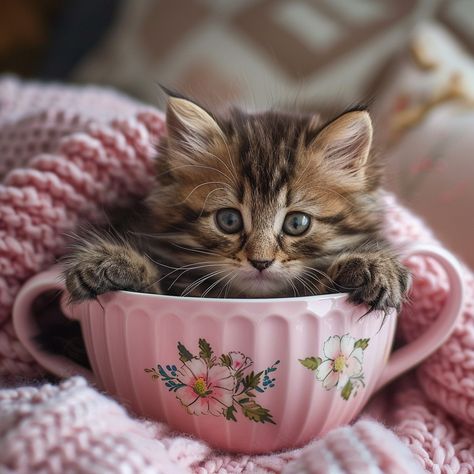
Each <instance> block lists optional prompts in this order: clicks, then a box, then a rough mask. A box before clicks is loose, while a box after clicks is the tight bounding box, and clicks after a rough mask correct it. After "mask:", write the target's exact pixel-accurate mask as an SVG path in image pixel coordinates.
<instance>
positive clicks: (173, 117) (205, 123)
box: [166, 96, 222, 149]
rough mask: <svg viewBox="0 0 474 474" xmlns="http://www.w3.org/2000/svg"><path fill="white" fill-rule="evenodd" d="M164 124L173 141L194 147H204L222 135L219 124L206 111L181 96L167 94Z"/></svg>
mask: <svg viewBox="0 0 474 474" xmlns="http://www.w3.org/2000/svg"><path fill="white" fill-rule="evenodd" d="M166 124H167V127H168V135H169V137H170V139H171V140H172V141H173V142H178V143H179V142H184V143H187V144H188V145H189V146H191V147H193V148H195V149H203V148H205V147H206V146H208V145H209V143H210V142H211V141H212V140H214V139H215V138H216V137H217V136H218V135H222V131H221V129H220V127H219V125H218V124H217V122H216V121H215V120H214V119H213V118H212V117H211V115H210V114H209V113H208V112H206V111H205V110H204V109H203V108H202V107H200V106H199V105H197V104H195V103H194V102H191V101H190V100H188V99H185V98H183V97H177V96H169V98H168V108H167V112H166Z"/></svg>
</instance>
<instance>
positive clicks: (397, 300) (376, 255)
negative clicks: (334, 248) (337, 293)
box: [328, 243, 410, 313]
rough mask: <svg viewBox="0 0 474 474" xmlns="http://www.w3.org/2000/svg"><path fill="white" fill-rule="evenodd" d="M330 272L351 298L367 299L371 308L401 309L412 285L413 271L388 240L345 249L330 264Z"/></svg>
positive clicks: (355, 301) (353, 300)
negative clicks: (400, 260)
mask: <svg viewBox="0 0 474 474" xmlns="http://www.w3.org/2000/svg"><path fill="white" fill-rule="evenodd" d="M328 274H329V276H330V277H331V278H332V279H333V280H334V282H335V283H336V286H338V288H339V289H340V290H341V291H343V292H348V293H349V300H350V301H352V302H353V303H356V304H361V303H365V304H367V305H368V306H369V307H370V308H371V310H382V311H384V312H385V313H387V312H388V310H389V309H390V308H396V309H397V311H398V310H400V307H401V305H402V303H403V301H404V299H405V296H406V293H407V291H408V288H409V286H410V273H409V271H408V270H407V268H405V267H404V266H403V265H402V264H401V263H400V262H399V260H398V258H397V257H396V256H395V254H394V252H393V251H392V250H391V249H390V247H389V246H388V244H385V245H384V244H380V243H379V244H375V245H369V246H364V247H361V248H359V249H356V250H354V251H351V252H347V253H343V254H341V255H339V256H338V257H337V259H336V260H335V261H334V262H333V263H332V264H331V265H330V267H329V269H328Z"/></svg>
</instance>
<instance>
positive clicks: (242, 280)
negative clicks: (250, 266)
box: [232, 272, 289, 298]
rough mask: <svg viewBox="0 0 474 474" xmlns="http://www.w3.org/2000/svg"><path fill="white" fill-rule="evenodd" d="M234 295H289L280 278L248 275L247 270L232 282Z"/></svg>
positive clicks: (256, 296) (269, 296) (259, 296)
mask: <svg viewBox="0 0 474 474" xmlns="http://www.w3.org/2000/svg"><path fill="white" fill-rule="evenodd" d="M232 283H233V284H232V287H233V288H232V289H233V292H232V293H234V295H235V296H238V297H240V298H242V297H243V298H278V297H280V298H282V297H285V296H289V295H288V294H287V289H286V285H285V284H284V283H283V279H282V278H278V277H277V276H276V275H270V274H269V275H267V276H265V275H256V276H253V275H249V274H248V273H247V272H246V273H245V274H244V275H242V276H239V277H237V278H235V280H234V281H233V282H232Z"/></svg>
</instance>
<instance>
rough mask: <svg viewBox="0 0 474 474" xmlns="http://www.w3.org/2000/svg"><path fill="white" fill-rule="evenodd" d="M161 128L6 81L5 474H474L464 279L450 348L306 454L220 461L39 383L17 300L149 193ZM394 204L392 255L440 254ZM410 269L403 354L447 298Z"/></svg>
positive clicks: (92, 397)
mask: <svg viewBox="0 0 474 474" xmlns="http://www.w3.org/2000/svg"><path fill="white" fill-rule="evenodd" d="M163 129H164V123H163V116H162V114H161V113H160V112H158V111H156V110H155V109H153V108H150V107H147V106H144V105H142V104H139V103H137V102H134V101H132V100H130V99H128V98H126V97H124V96H121V95H119V94H117V93H115V92H113V91H109V90H105V89H98V88H91V87H85V88H76V87H65V86H61V85H41V84H35V83H23V82H21V81H19V80H17V79H15V78H12V77H3V78H0V177H1V179H2V182H1V183H0V374H2V375H3V376H5V377H7V376H8V377H9V378H11V377H15V378H16V379H15V380H16V382H15V383H16V386H15V387H13V388H12V387H11V386H10V387H9V388H7V387H6V382H4V388H2V389H1V390H0V472H2V473H3V472H5V473H32V472H35V473H61V474H63V473H99V474H100V473H104V474H106V473H115V472H119V473H136V474H146V473H169V474H171V473H173V474H175V473H176V474H179V473H191V472H193V473H200V474H204V473H222V474H224V473H242V472H256V473H266V472H284V473H286V474H294V473H303V474H305V473H306V474H310V473H313V474H316V473H330V474H338V473H341V474H342V473H364V474H369V473H382V472H383V473H393V474H398V473H410V474H412V473H413V474H416V473H418V472H426V471H427V472H433V473H446V474H448V473H449V474H454V473H463V474H464V473H472V472H474V429H473V426H474V291H473V290H474V279H473V275H472V273H471V272H470V271H469V270H468V269H467V268H464V269H463V272H464V276H465V280H466V283H467V286H468V295H467V300H468V301H467V305H466V308H465V311H464V314H463V317H462V319H461V321H460V322H459V325H458V327H457V328H456V330H455V332H454V334H453V335H452V336H451V338H450V339H449V340H448V341H447V342H446V343H445V344H444V345H443V346H442V347H441V348H440V349H439V350H438V351H437V352H436V353H435V354H434V355H433V356H431V357H430V358H429V359H428V360H426V361H425V362H424V363H422V364H421V365H420V367H419V368H418V369H417V370H416V372H415V373H413V374H411V375H410V376H408V377H405V378H404V379H403V380H402V381H400V380H398V381H396V382H394V383H393V384H392V385H391V386H390V387H389V388H388V389H387V390H385V391H384V392H382V393H380V394H379V395H378V396H377V397H376V398H375V399H374V400H373V401H372V402H371V404H370V406H369V407H368V408H367V409H366V411H365V414H364V415H363V416H362V417H361V418H360V419H359V421H357V422H356V423H355V424H353V425H352V426H348V427H343V428H339V429H336V430H334V431H332V432H330V433H329V434H328V435H326V436H325V437H324V438H323V439H319V440H315V441H313V442H312V443H310V444H309V445H308V446H306V447H305V448H303V449H300V450H293V451H288V452H285V453H279V454H271V455H267V456H262V455H260V456H242V455H240V456H239V455H226V454H225V453H218V452H215V451H213V450H212V449H211V448H209V447H208V446H206V445H205V444H204V443H203V442H201V441H199V440H196V439H191V438H188V437H185V436H183V435H180V434H176V433H172V432H171V431H170V430H169V429H168V428H167V427H166V426H165V425H164V424H162V423H157V422H152V421H144V420H138V419H134V418H132V417H131V416H130V415H128V414H127V412H126V411H125V409H124V408H122V407H121V406H120V405H119V404H118V403H116V402H115V401H113V400H111V399H109V398H108V397H106V396H105V395H104V394H100V393H98V392H97V391H96V390H95V389H94V388H92V387H90V386H88V385H87V384H86V382H85V381H84V380H83V379H81V378H79V377H73V378H71V379H69V380H65V381H63V382H62V383H61V384H59V385H51V384H47V383H43V384H42V383H41V380H40V381H38V379H39V378H41V377H42V375H43V372H42V371H41V369H40V368H39V367H38V366H37V365H36V364H35V363H34V361H33V360H32V359H31V357H30V356H29V355H28V353H27V352H26V351H25V349H24V348H23V347H22V346H21V344H20V343H19V341H18V339H17V338H16V336H15V333H14V330H13V327H12V323H11V309H12V305H13V301H14V299H15V295H16V294H17V292H18V290H19V288H20V287H21V285H22V284H23V283H24V282H25V280H27V279H28V278H29V277H31V276H32V275H34V274H35V273H37V272H39V271H41V270H44V269H46V268H48V267H49V266H50V265H51V264H53V263H54V261H55V259H56V258H57V257H58V256H59V255H61V253H62V252H63V249H64V244H65V238H64V236H63V234H64V232H67V231H71V230H74V228H75V227H76V226H77V225H78V224H79V223H80V222H81V220H82V219H84V218H87V219H96V220H100V219H101V217H102V210H103V209H104V208H105V207H107V206H108V205H110V204H112V203H113V204H117V203H118V202H124V203H126V202H127V201H128V200H130V199H131V198H132V197H134V196H137V195H141V194H143V193H144V192H146V190H147V189H148V188H149V187H150V185H151V179H152V174H153V173H152V159H153V156H154V148H153V145H154V143H155V142H156V141H157V139H158V138H159V136H160V134H161V133H162V132H163ZM386 199H387V203H386V204H387V216H386V233H387V235H388V236H389V237H390V238H391V239H392V240H393V241H394V242H396V243H400V244H402V243H404V242H412V241H418V242H429V243H435V244H439V243H438V242H437V241H436V239H435V238H434V237H433V235H432V234H431V232H430V231H429V229H427V228H426V226H425V225H424V224H423V222H422V221H421V220H419V219H418V218H417V217H415V216H413V215H412V214H411V213H410V212H409V211H407V210H406V209H404V208H402V207H401V206H400V205H399V204H398V203H397V202H396V200H395V198H394V197H393V196H387V198H386ZM409 266H410V269H411V271H412V272H413V274H414V286H413V289H412V291H411V304H410V305H408V306H407V307H406V308H405V309H404V310H403V312H402V315H401V317H400V324H399V329H400V336H401V337H403V338H404V339H405V340H408V341H409V340H412V339H414V338H416V337H417V336H418V335H419V334H421V333H422V332H423V331H424V330H425V328H426V327H428V326H429V325H430V324H431V323H432V321H433V320H434V319H435V318H436V317H437V315H438V314H439V311H440V308H441V307H442V305H443V303H444V301H445V299H446V295H447V292H448V291H449V289H448V288H447V283H446V279H445V276H444V274H443V272H442V271H441V269H440V267H439V266H438V265H437V264H435V263H434V262H433V261H432V260H430V259H428V258H423V257H413V258H412V259H411V260H410V261H409ZM19 378H21V383H20V385H24V386H18V385H19V382H18V380H19ZM368 414H370V415H371V417H372V419H368V418H367V417H368ZM374 417H375V418H377V419H378V420H380V421H381V422H383V423H384V424H381V423H379V422H376V421H374V420H373V418H374Z"/></svg>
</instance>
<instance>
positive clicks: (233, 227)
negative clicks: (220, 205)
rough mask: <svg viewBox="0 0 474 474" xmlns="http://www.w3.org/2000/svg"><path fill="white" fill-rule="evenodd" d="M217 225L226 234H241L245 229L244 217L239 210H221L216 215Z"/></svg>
mask: <svg viewBox="0 0 474 474" xmlns="http://www.w3.org/2000/svg"><path fill="white" fill-rule="evenodd" d="M216 223H217V225H218V227H219V228H220V229H221V230H222V232H225V233H226V234H235V233H237V232H240V231H241V230H242V227H243V221H242V215H241V214H240V212H239V211H238V210H237V209H220V210H218V211H217V213H216Z"/></svg>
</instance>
